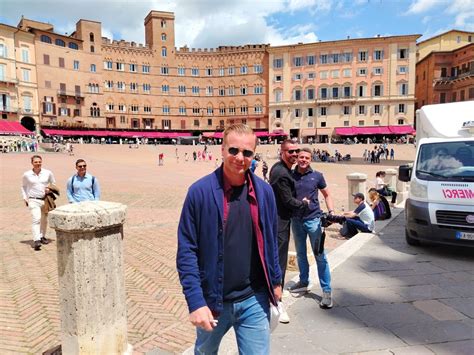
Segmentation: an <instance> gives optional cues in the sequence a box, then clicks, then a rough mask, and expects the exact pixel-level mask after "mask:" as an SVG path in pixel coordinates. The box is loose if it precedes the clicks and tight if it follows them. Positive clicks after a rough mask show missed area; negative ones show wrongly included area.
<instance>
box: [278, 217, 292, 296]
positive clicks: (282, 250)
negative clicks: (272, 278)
mask: <svg viewBox="0 0 474 355" xmlns="http://www.w3.org/2000/svg"><path fill="white" fill-rule="evenodd" d="M290 221H291V220H289V219H282V218H280V217H278V258H279V260H280V269H281V287H284V286H285V273H286V264H287V263H288V246H289V244H290Z"/></svg>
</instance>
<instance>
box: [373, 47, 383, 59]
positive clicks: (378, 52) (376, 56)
mask: <svg viewBox="0 0 474 355" xmlns="http://www.w3.org/2000/svg"><path fill="white" fill-rule="evenodd" d="M382 59H383V50H381V49H376V50H375V51H374V60H382Z"/></svg>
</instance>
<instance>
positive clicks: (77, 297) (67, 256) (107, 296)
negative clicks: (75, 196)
mask: <svg viewBox="0 0 474 355" xmlns="http://www.w3.org/2000/svg"><path fill="white" fill-rule="evenodd" d="M125 211H126V206H125V205H122V204H120V203H113V202H103V201H86V202H81V203H73V204H69V205H65V206H61V207H59V208H57V209H55V210H54V211H52V212H50V213H49V222H50V225H51V227H52V228H54V229H55V231H56V240H57V251H58V274H59V300H60V314H61V350H62V353H63V354H68V355H69V354H131V352H132V347H131V346H130V345H128V344H127V308H126V297H125V277H124V261H123V243H122V241H123V223H124V221H125Z"/></svg>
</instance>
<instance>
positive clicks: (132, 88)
mask: <svg viewBox="0 0 474 355" xmlns="http://www.w3.org/2000/svg"><path fill="white" fill-rule="evenodd" d="M130 91H131V92H138V84H137V83H130Z"/></svg>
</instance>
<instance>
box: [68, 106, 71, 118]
mask: <svg viewBox="0 0 474 355" xmlns="http://www.w3.org/2000/svg"><path fill="white" fill-rule="evenodd" d="M67 115H68V117H71V109H70V108H68V109H67Z"/></svg>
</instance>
